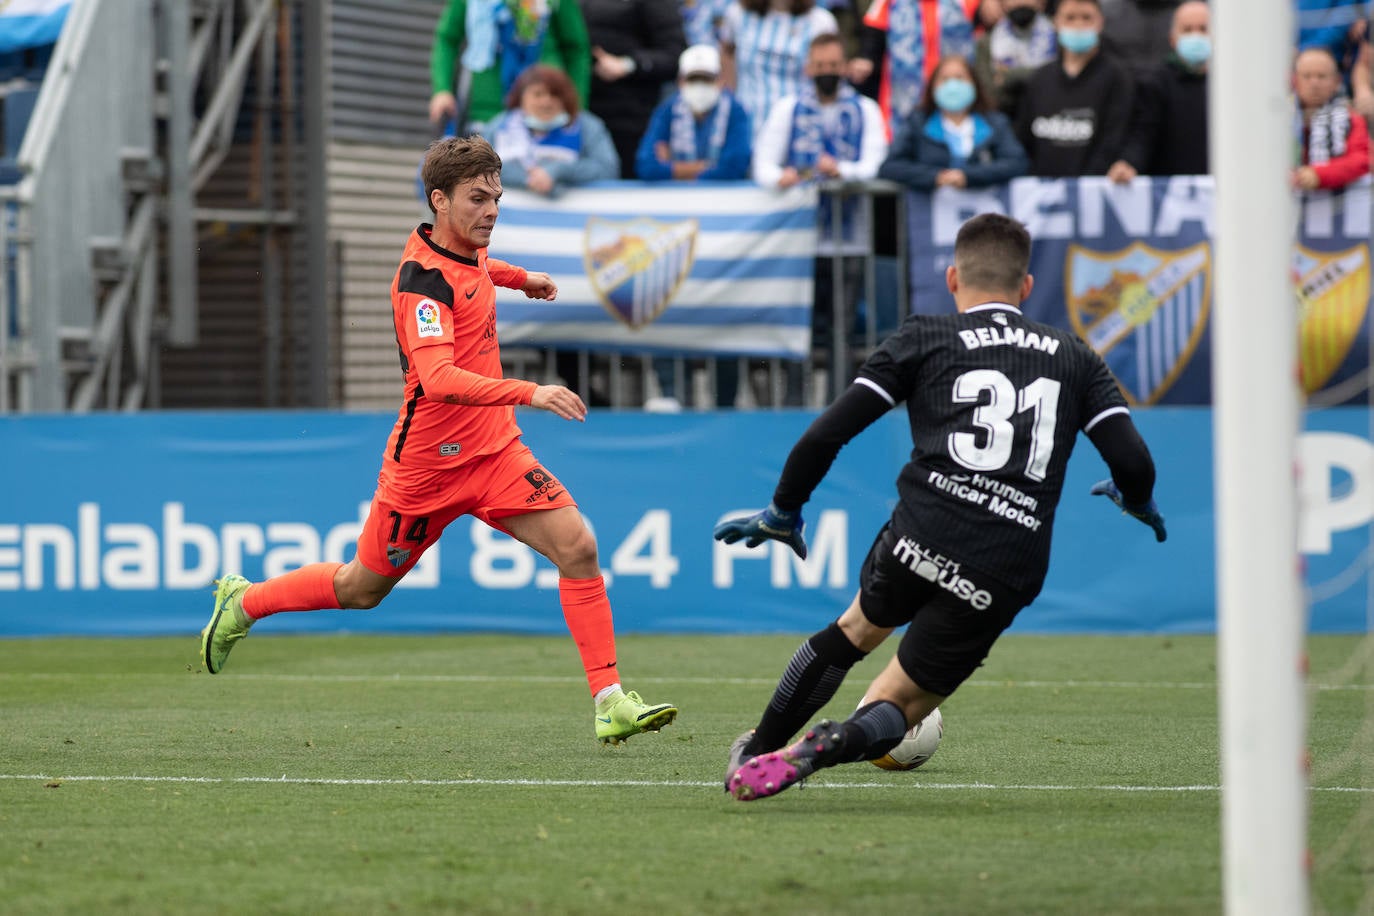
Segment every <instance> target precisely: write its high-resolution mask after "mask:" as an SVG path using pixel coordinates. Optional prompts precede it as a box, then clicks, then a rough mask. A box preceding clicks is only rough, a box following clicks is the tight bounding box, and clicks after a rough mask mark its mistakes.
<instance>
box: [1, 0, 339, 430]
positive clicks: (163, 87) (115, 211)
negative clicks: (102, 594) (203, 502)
mask: <svg viewBox="0 0 1374 916" xmlns="http://www.w3.org/2000/svg"><path fill="white" fill-rule="evenodd" d="M324 4H325V0H75V2H74V3H73V4H72V7H71V11H70V13H69V14H68V20H67V23H66V25H65V27H64V29H63V33H62V36H61V38H60V39H59V41H58V43H57V46H56V48H55V49H54V52H53V56H52V59H51V62H50V63H49V66H48V70H47V72H46V74H45V76H44V79H43V83H42V88H41V90H40V92H39V95H38V100H37V103H36V105H35V108H34V113H33V117H32V120H31V121H30V123H29V127H28V129H27V131H26V133H25V136H24V140H23V143H22V145H21V146H20V149H19V153H18V157H17V159H18V166H19V169H20V172H21V174H22V177H21V179H20V180H19V182H18V183H17V184H15V185H12V186H8V187H2V188H0V205H2V206H3V208H4V209H3V213H4V219H0V413H8V412H20V413H31V412H87V411H92V410H123V411H130V410H139V409H143V408H146V407H157V406H161V403H162V400H163V399H162V386H161V380H160V368H161V365H162V359H163V355H164V354H174V353H176V352H177V348H188V349H187V352H192V353H194V352H195V351H196V350H197V349H198V348H200V349H203V348H213V346H214V343H215V342H214V341H213V339H210V335H207V334H206V333H205V332H204V329H202V328H201V327H200V324H201V322H200V315H201V309H200V301H201V298H202V288H201V284H200V283H199V282H198V273H199V267H200V263H201V260H202V247H203V246H202V242H203V241H204V240H205V238H206V237H207V235H213V234H214V233H215V232H216V231H217V230H218V228H219V227H223V226H226V225H228V226H250V227H255V231H256V232H257V233H258V234H259V235H260V236H261V238H262V239H263V240H264V241H263V244H262V252H263V258H262V259H261V261H260V266H259V267H258V270H259V272H260V273H262V274H264V275H265V276H263V277H262V278H261V282H260V284H259V288H260V291H261V297H260V301H259V302H257V303H251V305H252V306H253V307H254V309H256V310H258V311H259V312H260V314H259V315H258V323H259V324H260V325H261V326H262V329H263V330H262V338H263V342H264V344H265V346H264V348H263V353H262V354H261V356H260V357H259V358H258V359H256V360H250V362H252V363H253V365H252V366H251V373H252V375H253V377H255V378H258V379H262V380H264V381H263V382H262V385H263V386H264V388H265V389H266V390H265V392H264V393H263V395H262V397H261V400H262V401H264V402H265V405H266V406H277V405H291V406H296V405H311V406H316V405H323V404H324V403H326V402H327V400H328V395H329V386H328V384H327V375H328V365H327V363H328V345H329V340H328V336H327V335H325V334H311V335H303V336H300V337H299V338H298V339H299V340H301V341H304V345H303V346H295V345H294V344H293V339H292V338H290V337H289V336H288V334H287V333H286V329H288V328H290V327H294V326H301V325H305V326H313V327H317V328H318V327H327V325H328V321H327V316H326V314H325V313H326V305H325V293H324V289H323V285H322V284H309V283H300V284H298V287H291V288H290V291H289V292H287V291H286V290H287V289H288V286H287V284H288V283H289V282H290V277H291V275H292V273H293V271H292V269H291V268H292V267H294V273H295V274H297V275H302V276H315V277H323V276H325V275H326V274H327V264H326V235H325V233H324V232H323V231H322V230H321V227H323V225H324V213H325V206H324V194H325V189H324V184H325V179H324V170H325V156H324V127H323V124H324V111H325V106H324V101H323V99H324V88H325V87H324V81H325V72H324V65H323V62H324V48H323V41H324V38H323V36H324V35H325V29H324V19H323V17H324ZM250 95H251V98H250ZM245 102H250V103H251V107H250V108H245ZM245 148H246V149H247V154H246V157H245V158H246V159H247V160H248V162H249V168H248V169H247V176H246V178H245V179H244V180H242V181H240V182H239V185H240V186H239V187H238V188H236V189H228V193H227V194H226V189H225V188H223V187H221V188H220V189H219V191H218V194H216V193H215V191H216V188H215V185H216V183H217V180H218V179H219V178H220V176H221V173H222V171H223V170H224V169H225V166H226V163H229V162H232V161H233V160H234V158H235V156H236V155H239V154H241V153H242V151H243V150H244V149H245ZM283 176H287V177H285V178H284V177H283ZM219 183H220V184H223V182H222V181H220V182H219ZM226 196H227V197H228V198H229V199H230V201H231V203H230V204H228V205H224V206H218V207H212V206H200V205H199V204H200V203H201V200H202V198H210V199H214V198H216V197H218V198H220V199H224V198H226ZM312 225H313V226H315V227H316V231H315V232H313V233H312V232H308V231H306V227H308V226H312ZM287 346H290V347H291V360H292V364H293V367H294V368H293V373H292V375H291V377H290V379H285V378H282V377H281V376H280V375H279V374H276V373H274V370H273V367H274V366H275V365H276V360H275V358H274V356H273V353H274V348H276V349H282V348H285V347H287ZM288 385H289V386H290V390H289V391H288V390H286V389H287V387H288Z"/></svg>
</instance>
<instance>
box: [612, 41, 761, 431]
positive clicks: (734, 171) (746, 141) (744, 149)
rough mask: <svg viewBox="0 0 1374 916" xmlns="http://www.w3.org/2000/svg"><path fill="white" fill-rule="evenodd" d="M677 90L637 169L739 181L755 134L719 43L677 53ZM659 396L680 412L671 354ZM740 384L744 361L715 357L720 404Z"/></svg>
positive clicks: (664, 176)
mask: <svg viewBox="0 0 1374 916" xmlns="http://www.w3.org/2000/svg"><path fill="white" fill-rule="evenodd" d="M677 73H678V76H677V84H678V91H677V92H675V93H674V94H673V95H671V96H669V97H668V98H667V99H665V100H664V101H663V102H662V103H661V104H659V106H658V108H656V109H654V114H653V117H652V118H650V119H649V129H648V130H647V131H645V132H644V138H643V139H642V140H641V141H640V144H639V152H638V154H637V155H636V157H635V172H636V174H637V175H638V176H639V177H640V178H642V179H644V180H646V181H736V180H739V179H745V178H748V177H749V157H750V137H751V135H752V133H753V131H752V128H751V127H750V124H749V115H747V114H746V113H745V111H744V109H743V108H741V107H740V106H739V103H737V102H736V101H735V98H734V95H733V94H732V93H731V92H730V90H728V89H726V88H725V84H724V82H723V80H722V79H721V75H720V52H719V51H717V50H716V48H715V46H714V45H709V44H703V45H693V46H692V47H690V48H688V49H687V50H686V51H683V52H682V56H681V57H680V58H678V65H677ZM653 365H654V374H655V375H656V376H657V377H658V387H659V392H660V394H659V396H658V397H655V398H650V399H649V400H647V401H645V403H644V408H645V409H646V410H650V411H654V412H658V413H676V412H678V411H679V410H681V409H682V402H681V400H679V397H678V387H677V370H676V367H675V366H674V363H673V358H672V357H667V356H657V357H654V360H653ZM738 390H739V362H738V360H735V359H733V358H724V359H720V360H718V361H717V362H716V406H717V407H733V406H734V404H735V395H736V393H737V392H738Z"/></svg>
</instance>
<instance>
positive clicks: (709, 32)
mask: <svg viewBox="0 0 1374 916" xmlns="http://www.w3.org/2000/svg"><path fill="white" fill-rule="evenodd" d="M730 3H731V0H682V3H681V4H680V5H679V7H678V9H679V11H680V12H681V14H682V32H683V35H684V36H685V37H686V39H687V45H688V47H690V46H692V45H711V46H712V47H714V48H719V47H720V28H721V23H722V22H723V21H724V20H725V11H726V9H728V8H729V6H730Z"/></svg>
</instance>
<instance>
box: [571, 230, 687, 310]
mask: <svg viewBox="0 0 1374 916" xmlns="http://www.w3.org/2000/svg"><path fill="white" fill-rule="evenodd" d="M697 227H698V223H697V221H696V220H694V219H685V220H681V221H678V222H672V223H668V222H659V221H658V220H653V219H648V218H647V217H638V218H636V219H632V220H624V221H616V220H608V219H603V218H601V217H599V216H593V217H590V218H589V219H588V220H587V224H586V229H585V232H584V235H583V243H582V262H583V265H584V267H585V269H586V271H587V279H589V280H590V281H591V285H592V290H593V291H594V292H595V293H596V296H597V298H598V299H600V300H601V304H602V305H603V306H605V308H606V310H607V311H608V312H610V313H611V314H612V315H614V316H615V317H616V318H618V319H619V320H620V321H622V322H624V323H625V324H627V325H629V326H630V327H631V328H634V329H638V328H642V327H644V326H645V325H648V324H650V323H652V322H653V321H654V319H656V318H658V316H659V315H661V314H663V311H664V309H666V308H667V307H668V303H669V302H671V301H672V299H673V296H674V294H676V293H677V291H678V288H679V287H681V286H682V282H683V281H684V280H686V279H687V275H688V274H689V273H691V270H692V258H693V255H694V254H695V251H696V242H697Z"/></svg>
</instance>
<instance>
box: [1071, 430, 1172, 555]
mask: <svg viewBox="0 0 1374 916" xmlns="http://www.w3.org/2000/svg"><path fill="white" fill-rule="evenodd" d="M1086 431H1087V434H1088V439H1089V440H1090V441H1091V442H1092V444H1093V446H1094V447H1096V448H1097V451H1098V453H1099V454H1100V455H1101V456H1102V460H1103V461H1105V462H1106V463H1107V469H1108V470H1109V471H1110V472H1111V475H1112V476H1111V478H1110V479H1109V480H1101V481H1098V482H1097V483H1095V484H1093V487H1092V490H1091V492H1092V493H1093V495H1095V496H1105V497H1107V498H1108V499H1110V500H1111V501H1112V502H1114V503H1116V505H1117V506H1119V507H1120V508H1121V511H1122V512H1125V513H1126V514H1127V515H1129V516H1131V517H1132V518H1134V519H1136V520H1138V521H1139V522H1141V523H1142V524H1144V525H1148V526H1149V527H1150V528H1151V529H1153V530H1154V533H1155V540H1156V541H1163V540H1164V539H1165V538H1166V537H1167V536H1168V535H1167V533H1166V532H1165V529H1164V517H1163V516H1162V515H1160V514H1159V507H1158V506H1156V505H1155V501H1154V488H1155V463H1154V459H1153V458H1151V457H1150V450H1149V448H1148V447H1147V446H1146V445H1145V440H1144V439H1142V438H1141V436H1140V431H1139V430H1138V429H1136V427H1135V423H1133V422H1132V421H1131V415H1130V414H1129V413H1128V412H1126V411H1125V410H1124V409H1121V410H1116V411H1112V412H1109V413H1108V414H1106V415H1104V416H1102V417H1101V418H1100V419H1099V420H1097V421H1096V422H1091V423H1089V424H1088V427H1087V428H1086Z"/></svg>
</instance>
